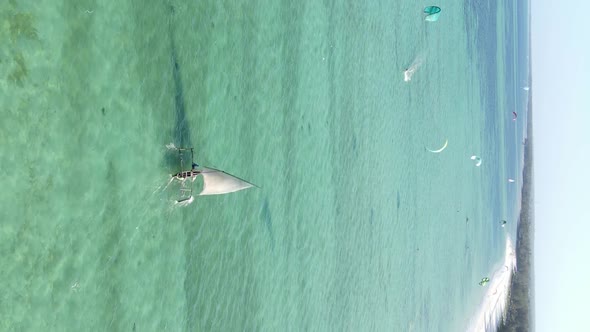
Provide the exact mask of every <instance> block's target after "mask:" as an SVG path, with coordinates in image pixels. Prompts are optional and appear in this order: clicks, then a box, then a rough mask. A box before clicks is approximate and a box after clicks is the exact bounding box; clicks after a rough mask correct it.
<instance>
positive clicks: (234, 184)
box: [199, 168, 254, 196]
mask: <svg viewBox="0 0 590 332" xmlns="http://www.w3.org/2000/svg"><path fill="white" fill-rule="evenodd" d="M201 175H202V176H203V190H202V191H201V192H200V193H199V195H200V196H204V195H221V194H228V193H233V192H236V191H240V190H243V189H248V188H250V187H253V186H254V185H253V184H252V183H249V182H247V181H244V180H242V179H240V178H237V177H235V176H233V175H231V174H228V173H226V172H224V171H220V170H218V169H214V168H203V170H202V171H201Z"/></svg>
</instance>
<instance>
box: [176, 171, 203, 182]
mask: <svg viewBox="0 0 590 332" xmlns="http://www.w3.org/2000/svg"><path fill="white" fill-rule="evenodd" d="M199 174H201V172H200V171H197V170H195V169H194V168H193V169H192V170H190V171H182V172H178V173H176V174H174V175H173V177H175V178H176V179H178V180H186V179H191V178H192V179H193V180H194V179H195V178H196V177H197V175H199Z"/></svg>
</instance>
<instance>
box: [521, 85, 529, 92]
mask: <svg viewBox="0 0 590 332" xmlns="http://www.w3.org/2000/svg"><path fill="white" fill-rule="evenodd" d="M522 89H523V90H524V91H529V89H530V88H529V87H528V86H525V87H523V88H522Z"/></svg>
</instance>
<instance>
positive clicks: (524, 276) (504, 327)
mask: <svg viewBox="0 0 590 332" xmlns="http://www.w3.org/2000/svg"><path fill="white" fill-rule="evenodd" d="M529 98H531V97H530V95H529ZM529 103H531V100H529ZM529 105H531V106H529V107H530V109H531V108H532V104H529ZM530 109H529V114H528V115H529V116H528V124H527V139H526V140H525V143H524V144H525V147H524V160H525V162H524V169H523V186H522V209H521V212H520V216H519V222H518V229H517V239H516V261H517V266H518V268H517V270H516V271H515V272H514V274H513V276H512V284H511V286H510V298H509V303H508V306H507V309H506V315H505V317H504V321H503V322H502V324H501V325H500V327H499V328H498V332H508V331H510V332H516V331H518V332H520V331H532V330H534V319H533V318H534V317H533V312H534V310H533V308H534V265H533V258H534V257H533V252H534V251H533V249H534V233H535V232H534V219H535V218H534V185H533V180H534V172H533V139H532V138H533V135H532V112H531V111H530Z"/></svg>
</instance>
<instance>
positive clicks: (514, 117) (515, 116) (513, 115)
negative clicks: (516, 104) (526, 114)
mask: <svg viewBox="0 0 590 332" xmlns="http://www.w3.org/2000/svg"><path fill="white" fill-rule="evenodd" d="M517 117H518V114H516V112H512V121H516V118H517Z"/></svg>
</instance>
